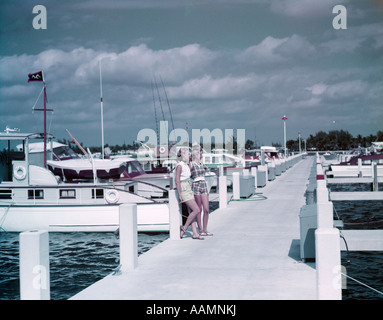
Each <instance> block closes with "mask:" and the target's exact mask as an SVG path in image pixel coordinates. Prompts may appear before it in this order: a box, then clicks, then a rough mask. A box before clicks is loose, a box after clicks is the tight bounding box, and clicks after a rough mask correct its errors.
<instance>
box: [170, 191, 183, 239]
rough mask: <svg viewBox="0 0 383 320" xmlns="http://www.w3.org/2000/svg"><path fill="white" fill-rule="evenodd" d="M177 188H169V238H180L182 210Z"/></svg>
mask: <svg viewBox="0 0 383 320" xmlns="http://www.w3.org/2000/svg"><path fill="white" fill-rule="evenodd" d="M177 197H178V193H177V190H176V189H172V190H169V238H170V240H180V239H181V237H180V226H181V223H182V222H181V210H180V205H179V203H178V198H177Z"/></svg>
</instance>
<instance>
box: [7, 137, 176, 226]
mask: <svg viewBox="0 0 383 320" xmlns="http://www.w3.org/2000/svg"><path fill="white" fill-rule="evenodd" d="M42 137H43V135H41V134H28V133H26V134H25V133H18V132H6V133H0V230H5V231H7V232H9V231H11V232H12V231H15V232H21V231H25V230H30V229H46V230H48V231H68V232H70V231H114V230H116V229H117V227H118V224H119V205H120V204H124V203H136V204H137V224H138V230H139V231H155V232H158V231H167V230H169V208H168V203H166V201H167V199H158V200H153V199H150V198H147V197H144V196H142V195H139V194H137V193H136V191H137V188H138V187H137V186H138V184H139V183H141V182H136V181H114V182H100V181H99V179H97V180H96V181H76V182H70V183H68V182H64V181H62V179H61V178H60V177H57V176H55V175H54V174H53V173H52V172H51V171H49V170H48V169H46V168H45V167H44V166H39V165H36V164H31V163H30V160H31V159H32V158H33V157H31V156H30V153H29V143H30V142H31V141H33V140H34V139H41V138H42ZM48 138H49V137H48ZM50 138H51V137H50ZM17 145H21V146H22V147H21V148H16V146H17ZM48 157H49V153H48ZM62 162H64V161H62Z"/></svg>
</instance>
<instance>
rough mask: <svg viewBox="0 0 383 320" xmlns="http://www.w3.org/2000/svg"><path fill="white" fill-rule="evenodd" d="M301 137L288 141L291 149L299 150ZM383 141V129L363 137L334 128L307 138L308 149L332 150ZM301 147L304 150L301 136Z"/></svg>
mask: <svg viewBox="0 0 383 320" xmlns="http://www.w3.org/2000/svg"><path fill="white" fill-rule="evenodd" d="M298 140H299V139H296V140H288V141H286V146H287V148H288V149H289V150H290V151H298V150H299V142H298ZM376 141H383V131H381V130H379V131H378V132H377V133H376V135H374V134H370V135H369V136H367V137H362V136H361V135H360V134H358V135H357V136H356V137H354V136H353V135H352V134H351V133H349V132H348V131H345V130H332V131H329V132H324V131H319V132H317V133H316V134H315V135H312V134H310V136H309V137H308V138H307V140H306V148H307V150H308V151H309V150H318V151H327V150H329V151H331V150H350V149H355V148H359V147H362V148H367V147H370V146H371V142H376ZM301 144H302V145H301V149H302V150H304V140H303V139H302V138H301Z"/></svg>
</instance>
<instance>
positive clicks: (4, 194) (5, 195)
mask: <svg viewBox="0 0 383 320" xmlns="http://www.w3.org/2000/svg"><path fill="white" fill-rule="evenodd" d="M0 199H12V190H0Z"/></svg>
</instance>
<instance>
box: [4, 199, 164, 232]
mask: <svg viewBox="0 0 383 320" xmlns="http://www.w3.org/2000/svg"><path fill="white" fill-rule="evenodd" d="M0 227H1V229H0V230H1V231H6V232H24V231H27V230H34V229H39V230H47V231H49V232H75V231H80V232H114V231H115V230H116V229H117V228H118V227H119V205H89V206H77V205H67V206H66V205H48V206H47V205H46V206H44V205H42V206H1V207H0ZM137 230H138V231H139V232H166V231H169V206H168V204H166V203H161V204H158V203H156V204H152V203H150V204H138V205H137Z"/></svg>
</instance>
